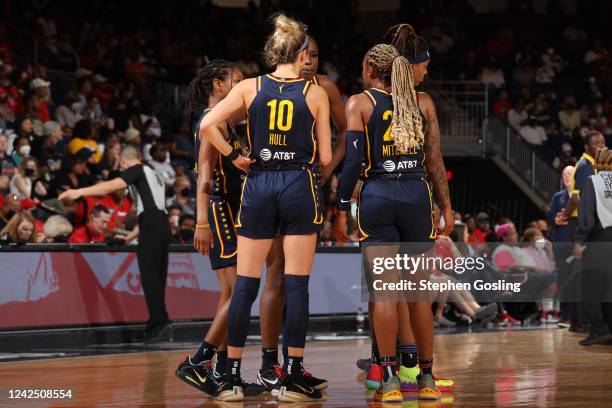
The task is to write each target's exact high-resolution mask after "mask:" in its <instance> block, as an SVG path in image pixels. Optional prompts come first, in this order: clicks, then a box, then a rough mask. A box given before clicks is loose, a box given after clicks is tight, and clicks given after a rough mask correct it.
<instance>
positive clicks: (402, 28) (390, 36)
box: [383, 23, 428, 61]
mask: <svg viewBox="0 0 612 408" xmlns="http://www.w3.org/2000/svg"><path fill="white" fill-rule="evenodd" d="M383 39H384V40H385V42H387V43H389V44H391V45H392V46H394V47H395V48H397V50H398V51H399V53H400V55H401V56H402V57H405V58H408V60H409V61H413V60H414V57H416V56H417V55H419V54H422V53H425V52H427V50H428V47H427V41H425V40H424V39H423V37H420V36H418V35H417V33H416V32H415V31H414V27H412V26H411V25H410V24H406V23H403V24H397V25H394V26H393V27H391V28H389V29H388V30H387V32H386V33H385V35H384V36H383Z"/></svg>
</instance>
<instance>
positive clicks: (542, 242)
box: [535, 238, 546, 249]
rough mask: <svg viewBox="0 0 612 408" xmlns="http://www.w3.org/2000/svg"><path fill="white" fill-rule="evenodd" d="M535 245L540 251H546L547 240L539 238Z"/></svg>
mask: <svg viewBox="0 0 612 408" xmlns="http://www.w3.org/2000/svg"><path fill="white" fill-rule="evenodd" d="M535 245H536V248H538V249H544V248H545V247H546V240H545V239H544V238H538V239H537V240H536V242H535Z"/></svg>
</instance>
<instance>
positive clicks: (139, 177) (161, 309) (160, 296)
mask: <svg viewBox="0 0 612 408" xmlns="http://www.w3.org/2000/svg"><path fill="white" fill-rule="evenodd" d="M119 157H120V166H121V169H122V170H123V171H122V172H121V174H120V175H119V177H117V178H114V179H112V180H109V181H105V182H102V183H98V184H95V185H93V186H90V187H85V188H79V189H76V190H66V191H64V192H63V193H62V194H60V196H59V197H58V198H59V199H60V200H73V201H74V200H77V199H79V198H80V197H87V196H104V195H106V194H110V193H112V192H114V191H117V190H125V189H126V188H127V187H128V186H129V188H130V194H131V195H132V198H133V199H134V202H136V204H137V207H136V208H137V213H138V227H137V228H135V229H134V231H132V233H130V234H129V238H128V240H132V239H134V238H136V236H138V237H139V238H138V249H137V257H138V269H139V270H140V281H141V282H142V289H143V291H144V295H145V300H146V302H147V309H148V311H149V319H148V321H147V329H146V332H145V333H146V334H145V337H144V341H145V342H151V343H152V342H157V341H161V340H167V339H169V337H170V325H169V320H168V312H167V311H166V302H165V300H164V298H165V291H166V279H167V276H168V246H169V244H170V226H169V224H168V217H167V216H166V208H165V191H164V182H163V180H162V178H161V176H160V175H159V174H157V173H156V172H155V170H153V169H152V168H150V167H149V166H145V165H143V164H142V158H141V155H140V151H139V150H137V149H136V148H134V147H132V146H126V147H124V148H123V149H122V150H121V154H120V156H119Z"/></svg>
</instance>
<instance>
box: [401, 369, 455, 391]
mask: <svg viewBox="0 0 612 408" xmlns="http://www.w3.org/2000/svg"><path fill="white" fill-rule="evenodd" d="M420 373H421V370H420V369H419V367H418V366H416V367H411V368H409V367H404V366H400V368H399V372H398V375H397V376H398V377H399V379H400V384H401V389H402V392H416V391H418V390H419V382H418V379H417V378H418V376H419V374H420ZM434 379H435V380H436V387H437V388H438V390H439V391H440V392H447V391H450V390H452V389H453V388H455V382H454V381H453V380H451V379H450V378H442V377H439V376H437V375H435V374H434Z"/></svg>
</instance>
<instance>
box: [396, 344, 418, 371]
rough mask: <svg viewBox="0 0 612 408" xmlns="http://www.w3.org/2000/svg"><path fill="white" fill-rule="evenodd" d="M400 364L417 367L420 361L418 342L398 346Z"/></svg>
mask: <svg viewBox="0 0 612 408" xmlns="http://www.w3.org/2000/svg"><path fill="white" fill-rule="evenodd" d="M397 352H398V353H399V358H400V364H401V365H403V366H404V367H406V368H412V367H416V365H417V363H418V357H417V348H416V344H401V345H400V346H399V347H398V348H397Z"/></svg>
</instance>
